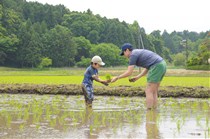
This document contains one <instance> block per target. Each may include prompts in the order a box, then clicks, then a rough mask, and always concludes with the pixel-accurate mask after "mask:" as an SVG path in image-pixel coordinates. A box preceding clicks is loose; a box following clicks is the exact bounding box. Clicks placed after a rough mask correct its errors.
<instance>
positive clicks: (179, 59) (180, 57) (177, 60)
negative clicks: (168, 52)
mask: <svg viewBox="0 0 210 139" xmlns="http://www.w3.org/2000/svg"><path fill="white" fill-rule="evenodd" d="M174 65H175V66H184V65H185V56H184V54H182V53H178V54H176V55H175V57H174Z"/></svg>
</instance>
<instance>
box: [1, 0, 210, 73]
mask: <svg viewBox="0 0 210 139" xmlns="http://www.w3.org/2000/svg"><path fill="white" fill-rule="evenodd" d="M154 25H155V24H154ZM140 26H141V25H139V23H138V22H137V21H134V22H133V24H128V23H126V22H124V21H123V22H120V21H119V19H117V18H115V19H108V18H106V17H101V16H100V15H98V14H96V15H94V14H93V13H92V12H91V9H88V10H87V11H86V12H76V11H71V9H67V8H66V7H65V6H63V5H56V6H53V5H49V4H44V5H43V4H41V3H38V2H26V1H25V0H1V3H0V66H6V67H18V68H25V67H26V68H40V69H42V68H44V67H49V66H50V67H75V66H76V67H86V66H88V65H89V64H90V59H91V57H92V56H94V55H100V56H101V57H102V59H103V61H105V63H106V66H107V67H111V66H121V65H125V64H127V61H126V60H125V59H124V58H123V57H121V56H119V53H120V47H121V45H122V44H123V43H126V42H129V43H131V44H132V45H133V46H134V48H141V49H143V48H144V49H149V50H152V51H154V52H156V53H158V54H159V55H161V56H162V57H163V58H164V59H165V60H166V61H167V63H168V64H169V65H174V66H183V67H186V68H187V69H202V70H209V63H208V59H209V57H210V51H209V50H210V30H207V31H206V32H200V33H198V32H189V31H188V30H184V31H183V32H176V31H173V32H171V33H168V32H167V31H166V30H165V31H164V32H163V33H161V31H159V30H154V31H153V32H151V33H150V34H146V32H145V29H144V28H143V27H141V28H140Z"/></svg>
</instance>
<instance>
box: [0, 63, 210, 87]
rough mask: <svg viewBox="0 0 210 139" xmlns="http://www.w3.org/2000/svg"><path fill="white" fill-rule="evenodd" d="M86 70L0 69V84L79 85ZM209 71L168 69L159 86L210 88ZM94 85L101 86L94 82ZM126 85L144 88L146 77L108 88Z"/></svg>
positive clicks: (114, 70)
mask: <svg viewBox="0 0 210 139" xmlns="http://www.w3.org/2000/svg"><path fill="white" fill-rule="evenodd" d="M85 69H86V68H49V69H45V70H37V69H30V68H28V69H27V68H25V69H20V68H7V67H0V84H22V83H29V84H81V82H82V80H83V74H84V72H85ZM126 69H127V67H126V66H124V67H109V68H104V67H103V68H100V69H99V74H100V77H101V78H102V79H106V76H107V75H110V76H111V77H114V76H117V75H120V74H121V73H123V72H124V71H125V70H126ZM209 73H210V71H192V70H185V69H168V70H167V73H166V77H165V78H164V80H163V81H162V83H161V86H186V87H187V86H205V87H210V82H209ZM137 74H139V71H138V68H135V70H134V73H133V76H135V75H137ZM94 85H102V84H100V83H97V82H94ZM118 85H128V86H145V85H146V77H143V78H141V79H139V80H138V81H136V82H134V83H130V82H129V81H128V78H125V79H120V80H119V81H117V82H115V83H112V84H110V86H118Z"/></svg>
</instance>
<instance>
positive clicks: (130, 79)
mask: <svg viewBox="0 0 210 139" xmlns="http://www.w3.org/2000/svg"><path fill="white" fill-rule="evenodd" d="M138 79H139V78H138V77H132V78H129V82H135V81H137V80H138Z"/></svg>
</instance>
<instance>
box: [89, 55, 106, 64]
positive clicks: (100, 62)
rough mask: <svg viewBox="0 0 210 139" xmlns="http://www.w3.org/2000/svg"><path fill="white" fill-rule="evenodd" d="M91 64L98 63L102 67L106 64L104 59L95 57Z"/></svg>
mask: <svg viewBox="0 0 210 139" xmlns="http://www.w3.org/2000/svg"><path fill="white" fill-rule="evenodd" d="M91 62H93V63H97V64H99V65H101V66H104V65H105V63H104V62H103V61H102V59H101V57H100V56H94V57H93V58H92V60H91Z"/></svg>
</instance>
